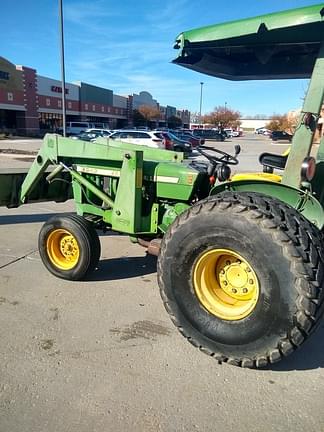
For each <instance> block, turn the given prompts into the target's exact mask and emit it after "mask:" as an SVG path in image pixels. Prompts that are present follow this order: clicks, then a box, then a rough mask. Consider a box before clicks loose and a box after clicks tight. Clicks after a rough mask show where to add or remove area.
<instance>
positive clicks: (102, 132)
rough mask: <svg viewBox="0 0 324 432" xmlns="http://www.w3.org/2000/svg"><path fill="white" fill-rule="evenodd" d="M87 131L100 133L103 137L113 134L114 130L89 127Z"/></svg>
mask: <svg viewBox="0 0 324 432" xmlns="http://www.w3.org/2000/svg"><path fill="white" fill-rule="evenodd" d="M85 132H86V133H93V134H99V135H100V136H103V137H109V136H110V135H111V134H112V131H111V130H109V129H99V128H89V129H87V130H86V131H85Z"/></svg>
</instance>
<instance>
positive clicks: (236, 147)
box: [234, 144, 241, 157]
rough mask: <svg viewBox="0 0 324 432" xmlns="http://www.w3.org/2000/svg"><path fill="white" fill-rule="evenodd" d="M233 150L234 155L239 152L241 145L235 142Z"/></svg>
mask: <svg viewBox="0 0 324 432" xmlns="http://www.w3.org/2000/svg"><path fill="white" fill-rule="evenodd" d="M234 150H235V157H236V156H238V155H239V154H240V153H241V146H240V145H239V144H236V145H235V147H234Z"/></svg>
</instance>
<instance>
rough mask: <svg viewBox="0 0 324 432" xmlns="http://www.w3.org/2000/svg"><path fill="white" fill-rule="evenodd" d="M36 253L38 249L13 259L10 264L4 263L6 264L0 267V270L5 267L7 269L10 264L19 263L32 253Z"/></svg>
mask: <svg viewBox="0 0 324 432" xmlns="http://www.w3.org/2000/svg"><path fill="white" fill-rule="evenodd" d="M37 251H38V249H35V250H32V251H30V252H27V253H26V254H25V255H22V256H20V257H17V258H15V259H13V260H12V261H10V262H8V263H6V264H3V265H0V270H1V269H3V268H5V267H9V266H10V265H11V264H15V263H16V262H18V261H21V260H23V259H25V258H28V257H29V255H32V254H33V253H35V252H37Z"/></svg>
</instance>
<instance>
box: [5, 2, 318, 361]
mask: <svg viewBox="0 0 324 432" xmlns="http://www.w3.org/2000/svg"><path fill="white" fill-rule="evenodd" d="M323 16H324V4H320V5H315V6H312V7H307V8H302V9H296V10H291V11H287V12H282V13H276V14H271V15H266V16H261V17H257V18H251V19H246V20H241V21H237V22H230V23H226V24H218V25H214V26H209V27H204V28H201V29H196V30H192V31H188V32H184V33H182V34H180V35H179V36H178V37H177V39H176V45H175V48H176V49H177V50H178V56H177V58H176V59H175V60H174V63H176V64H180V65H182V66H185V67H187V68H190V69H193V70H196V71H199V72H203V73H206V74H209V75H213V76H216V77H221V78H225V79H230V80H252V79H253V80H255V79H284V78H309V77H311V80H310V85H309V89H308V92H307V94H306V97H305V100H304V104H303V108H302V112H301V115H300V120H299V124H298V126H297V129H296V132H295V134H294V137H293V140H292V146H291V151H290V153H289V155H288V156H281V155H275V154H263V155H261V156H260V162H261V166H262V169H261V170H260V171H261V172H260V173H252V174H244V175H242V174H241V175H240V174H238V175H235V176H231V172H230V171H231V170H230V166H231V165H233V164H237V162H238V160H237V156H238V153H239V149H238V148H237V149H236V151H235V154H234V155H230V154H227V153H225V152H221V151H219V150H216V149H202V150H201V152H202V154H203V155H205V156H206V158H207V160H206V163H204V162H201V161H199V162H197V161H196V162H195V161H189V160H186V159H184V158H183V155H182V154H179V153H175V152H172V151H167V150H155V149H154V150H152V149H150V148H144V147H141V146H135V145H130V144H126V143H117V142H115V141H112V140H109V139H104V138H101V139H98V140H97V141H96V142H94V143H88V142H82V141H74V140H71V139H67V138H62V137H60V136H58V135H47V136H46V137H45V139H44V142H43V145H42V147H41V149H40V151H39V153H38V155H37V157H36V159H35V161H34V162H33V164H32V166H31V168H30V169H29V171H28V172H24V171H19V172H3V173H1V175H0V205H7V206H8V207H16V206H19V205H22V204H24V203H28V202H34V201H41V200H54V201H64V200H67V199H69V198H73V199H74V201H75V205H76V211H77V214H75V215H70V216H56V217H53V218H51V219H49V220H48V221H47V222H46V223H45V224H44V226H43V227H42V229H41V231H40V234H39V252H40V256H41V258H42V260H43V263H44V265H45V266H46V267H47V269H48V270H49V271H50V272H51V273H52V274H54V275H55V276H58V277H61V278H65V279H70V280H80V279H83V278H86V277H87V276H88V275H89V273H90V272H91V271H93V270H94V269H95V268H96V267H97V265H98V261H99V258H100V242H99V238H98V234H97V230H99V229H108V230H113V231H117V232H120V233H125V234H128V235H129V236H130V238H131V240H132V241H133V242H138V243H140V244H141V245H143V246H145V247H147V248H148V251H149V252H150V253H154V254H156V255H158V269H157V273H158V283H159V286H160V291H161V296H162V299H163V302H164V305H165V308H166V310H167V312H168V313H169V315H170V317H171V319H172V321H173V322H174V324H175V325H176V326H177V327H178V329H179V331H180V332H181V333H182V334H183V335H184V336H185V337H186V338H187V339H188V341H189V342H190V343H192V344H193V345H194V346H196V347H198V348H199V349H200V350H201V351H203V352H205V353H207V354H208V355H210V356H212V357H214V358H215V359H216V360H218V361H219V362H227V363H230V364H233V365H238V366H243V367H251V368H252V367H264V366H266V365H268V364H269V363H275V362H277V361H279V360H281V359H282V358H283V357H285V356H287V355H289V354H290V353H292V352H293V351H294V350H295V349H296V348H298V347H299V346H301V345H302V343H303V342H304V341H305V340H306V339H307V338H308V336H309V335H310V334H311V333H312V332H313V331H314V330H315V329H316V327H317V326H318V324H319V323H320V319H321V317H322V314H323V308H324V305H323V304H324V303H323V299H324V290H323V284H324V282H323V277H324V253H323V234H322V231H323V224H324V211H323V205H324V188H323V172H324V168H323V165H324V140H323V139H322V140H321V142H320V145H319V147H318V150H317V154H316V155H315V157H314V156H311V148H312V142H313V138H314V133H315V131H316V129H317V125H318V120H319V117H320V111H321V107H322V103H323V94H324V93H323V92H324V23H323ZM94 289H95V288H94Z"/></svg>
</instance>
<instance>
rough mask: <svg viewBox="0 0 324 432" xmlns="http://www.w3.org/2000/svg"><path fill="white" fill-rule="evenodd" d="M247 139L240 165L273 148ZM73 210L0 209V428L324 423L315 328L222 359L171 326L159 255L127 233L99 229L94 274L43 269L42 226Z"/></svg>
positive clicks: (317, 427) (11, 431)
mask: <svg viewBox="0 0 324 432" xmlns="http://www.w3.org/2000/svg"><path fill="white" fill-rule="evenodd" d="M252 141H253V140H252ZM252 141H251V144H249V143H248V142H246V141H245V140H241V144H242V149H243V150H242V155H241V156H240V158H241V160H243V163H244V167H245V168H246V169H247V170H250V169H252V168H251V167H253V166H254V168H255V167H256V164H257V152H256V150H259V149H261V148H262V151H263V150H264V149H266V148H267V146H268V144H269V143H268V141H266V142H263V141H260V140H254V141H253V142H252ZM233 142H234V140H233ZM235 142H236V141H235ZM269 145H270V144H269ZM223 146H231V143H223V144H222V147H223ZM249 146H250V147H249ZM226 148H227V147H226ZM283 148H285V147H284V146H282V147H278V149H280V150H279V151H280V152H281V149H283ZM272 151H273V150H272ZM10 161H11V163H12V162H14V163H15V162H19V161H17V160H14V159H10ZM0 163H3V156H2V155H0ZM4 163H5V164H8V158H7V159H5V161H4ZM6 166H7V165H6ZM70 211H73V202H72V201H70V202H67V203H63V204H54V203H39V204H33V205H26V206H22V207H21V208H19V209H11V210H9V209H6V208H0V341H1V342H0V377H1V378H0V431H1V432H41V431H45V430H46V431H47V432H54V431H55V432H56V431H59V432H65V431H66V432H74V431H75V432H89V431H91V432H93V431H99V432H103V431H114V432H116V431H117V432H119V431H120V432H124V431H132V432H150V431H152V432H153V431H154V432H155V431H165V432H171V431H172V432H173V431H175V432H178V431H202V432H206V431H213V432H214V431H225V432H227V431H229V432H231V431H235V432H237V431H238V430H239V431H243V432H245V431H251V430H253V431H256V432H258V431H260V432H261V431H285V432H286V431H294V432H299V431H300V432H304V431H305V430H307V431H308V432H312V431H314V432H315V431H316V432H317V431H324V415H323V400H324V348H323V343H322V341H323V337H324V326H323V325H322V326H321V327H320V329H319V330H318V331H317V333H316V334H315V335H314V336H313V337H312V338H311V339H310V340H309V341H308V342H306V343H305V345H304V346H303V347H302V349H301V350H300V351H298V352H296V353H295V354H294V355H292V356H291V357H289V358H288V359H286V360H284V361H283V362H281V363H279V364H278V365H275V366H273V367H272V368H271V369H267V370H258V371H254V370H245V369H239V368H236V367H233V366H229V365H218V364H217V362H216V361H215V360H213V359H211V358H209V357H208V356H206V355H204V354H202V353H200V352H199V351H198V350H196V349H195V348H193V347H192V346H191V345H190V344H189V343H188V342H186V340H185V339H184V338H183V337H182V336H181V335H180V334H179V333H178V332H177V330H176V329H175V328H174V327H173V325H172V324H171V321H170V320H169V317H168V315H167V313H166V312H165V310H164V307H163V305H162V301H161V299H160V296H159V292H158V287H157V282H156V273H155V272H156V262H155V259H154V258H153V257H149V256H146V254H145V250H144V249H143V248H141V247H140V246H138V245H134V244H131V243H130V242H129V240H128V238H127V237H125V236H120V235H102V236H101V244H102V255H101V261H100V266H99V268H98V270H97V271H96V272H95V273H94V275H93V278H92V280H90V281H87V282H68V281H64V280H60V279H57V278H55V277H54V276H52V275H51V274H49V273H48V272H47V271H46V269H45V268H44V266H43V265H42V263H41V261H40V257H39V254H38V252H37V238H38V232H39V229H40V227H41V225H42V223H44V221H46V220H47V218H48V217H50V216H51V215H53V214H55V213H64V212H70Z"/></svg>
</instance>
